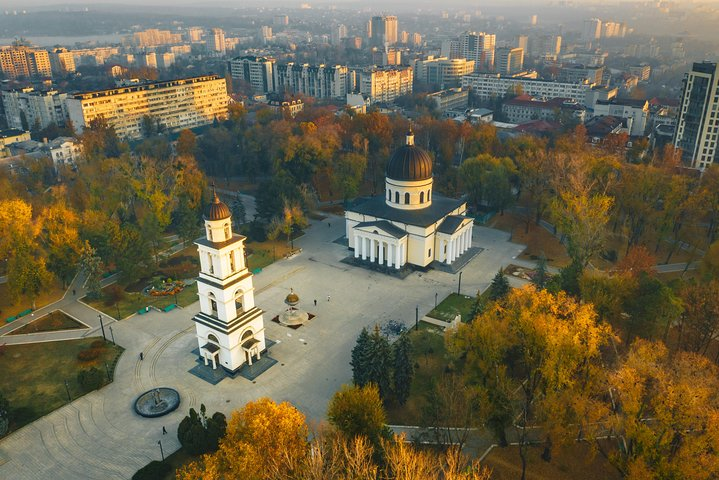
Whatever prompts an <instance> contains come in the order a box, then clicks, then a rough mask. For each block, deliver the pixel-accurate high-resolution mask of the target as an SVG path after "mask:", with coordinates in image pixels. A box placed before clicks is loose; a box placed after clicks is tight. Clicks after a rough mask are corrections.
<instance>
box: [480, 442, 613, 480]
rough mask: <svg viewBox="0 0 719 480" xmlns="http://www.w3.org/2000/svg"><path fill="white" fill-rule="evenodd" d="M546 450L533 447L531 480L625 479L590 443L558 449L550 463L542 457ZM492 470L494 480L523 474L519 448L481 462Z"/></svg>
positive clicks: (495, 452) (529, 469)
mask: <svg viewBox="0 0 719 480" xmlns="http://www.w3.org/2000/svg"><path fill="white" fill-rule="evenodd" d="M542 450H543V447H541V446H537V447H530V448H529V460H528V462H527V479H528V480H573V479H576V478H581V479H583V480H615V479H616V480H619V479H621V478H622V476H621V475H620V474H619V472H618V471H617V470H616V469H615V468H614V467H613V466H612V465H611V464H610V463H609V461H608V460H607V459H606V458H604V457H603V456H602V455H601V454H599V453H597V454H594V452H592V449H591V448H590V446H589V444H587V443H574V444H571V445H564V446H561V447H559V446H558V447H555V448H554V449H553V451H552V460H551V462H545V461H544V460H542V458H541V454H542ZM482 464H483V465H485V466H487V467H489V468H491V469H492V480H515V479H517V478H520V477H521V475H522V462H521V460H520V458H519V451H518V447H514V446H513V447H506V448H494V449H492V451H491V452H490V453H489V455H487V457H486V458H485V459H484V461H483V462H482Z"/></svg>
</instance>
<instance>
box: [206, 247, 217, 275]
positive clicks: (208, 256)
mask: <svg viewBox="0 0 719 480" xmlns="http://www.w3.org/2000/svg"><path fill="white" fill-rule="evenodd" d="M207 264H208V265H209V266H210V274H214V273H215V266H214V265H213V264H212V254H211V253H209V252H207Z"/></svg>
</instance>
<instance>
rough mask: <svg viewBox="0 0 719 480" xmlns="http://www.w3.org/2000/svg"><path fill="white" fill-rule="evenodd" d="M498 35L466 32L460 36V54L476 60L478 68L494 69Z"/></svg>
mask: <svg viewBox="0 0 719 480" xmlns="http://www.w3.org/2000/svg"><path fill="white" fill-rule="evenodd" d="M496 43H497V36H496V35H494V34H489V33H484V32H464V33H463V34H461V35H460V36H459V55H460V57H461V58H466V59H467V60H474V67H475V69H477V70H486V71H491V70H493V69H494V47H495V45H496Z"/></svg>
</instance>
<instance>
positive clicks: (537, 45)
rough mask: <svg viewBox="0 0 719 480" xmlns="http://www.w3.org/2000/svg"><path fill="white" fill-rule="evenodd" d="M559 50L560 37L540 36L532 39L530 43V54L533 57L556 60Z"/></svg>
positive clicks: (560, 46)
mask: <svg viewBox="0 0 719 480" xmlns="http://www.w3.org/2000/svg"><path fill="white" fill-rule="evenodd" d="M561 50H562V36H561V35H540V36H538V37H532V40H531V42H530V53H531V55H532V56H533V57H539V58H549V59H552V60H556V59H557V56H558V55H559V53H560V52H561Z"/></svg>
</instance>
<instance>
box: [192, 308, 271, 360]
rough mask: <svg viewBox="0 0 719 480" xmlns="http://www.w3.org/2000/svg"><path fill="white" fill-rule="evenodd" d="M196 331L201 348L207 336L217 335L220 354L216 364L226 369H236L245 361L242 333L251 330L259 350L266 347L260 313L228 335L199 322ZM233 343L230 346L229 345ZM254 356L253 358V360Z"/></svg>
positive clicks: (198, 344)
mask: <svg viewBox="0 0 719 480" xmlns="http://www.w3.org/2000/svg"><path fill="white" fill-rule="evenodd" d="M195 325H196V332H197V346H198V348H201V347H202V346H204V345H205V344H206V343H207V341H208V340H207V337H208V336H209V335H210V334H212V335H214V336H215V337H217V342H218V344H219V346H220V354H219V358H218V362H219V364H218V366H223V367H225V368H227V369H228V370H236V369H238V368H240V367H241V366H242V364H244V363H246V358H247V357H246V354H245V351H244V350H243V349H242V346H241V344H240V343H241V342H240V339H241V338H242V335H244V334H245V332H247V331H248V330H251V331H252V334H253V335H254V337H255V338H256V339H257V340H259V342H260V344H259V345H258V348H259V351H260V352H262V351H264V350H265V349H266V348H267V345H266V342H265V329H264V324H263V319H262V315H260V316H259V317H257V318H256V319H254V320H252V321H251V322H250V324H249V325H247V326H246V327H244V328H241V329H239V330H237V331H235V332H233V333H231V334H230V335H225V334H222V333H220V332H217V331H215V330H213V329H211V328H210V327H207V326H205V325H203V324H201V323H197V322H196V323H195ZM231 345H233V347H232V348H231V347H230V346H231ZM254 360H255V358H253V361H254Z"/></svg>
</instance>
